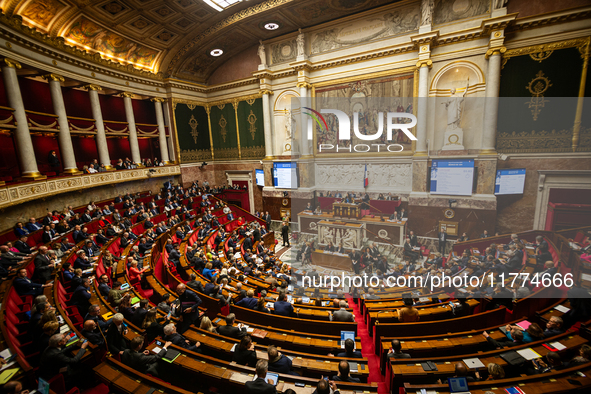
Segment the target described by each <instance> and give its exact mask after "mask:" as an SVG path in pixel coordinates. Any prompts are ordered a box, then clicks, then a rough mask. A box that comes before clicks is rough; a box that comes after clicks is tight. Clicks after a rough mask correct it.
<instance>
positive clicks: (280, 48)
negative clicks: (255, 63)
mask: <svg viewBox="0 0 591 394" xmlns="http://www.w3.org/2000/svg"><path fill="white" fill-rule="evenodd" d="M296 46H297V43H296V40H289V41H283V42H280V43H277V44H273V45H271V63H272V64H278V63H285V62H289V61H292V60H294V59H295V58H296V55H297V49H296ZM259 56H260V55H259ZM261 59H262V58H261Z"/></svg>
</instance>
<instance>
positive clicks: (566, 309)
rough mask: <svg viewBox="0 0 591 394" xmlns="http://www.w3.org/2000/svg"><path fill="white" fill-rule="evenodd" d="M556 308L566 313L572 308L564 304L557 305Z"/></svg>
mask: <svg viewBox="0 0 591 394" xmlns="http://www.w3.org/2000/svg"><path fill="white" fill-rule="evenodd" d="M554 309H556V310H557V311H558V312H562V313H566V312H568V311H570V308H567V307H566V306H564V305H558V306H555V307H554Z"/></svg>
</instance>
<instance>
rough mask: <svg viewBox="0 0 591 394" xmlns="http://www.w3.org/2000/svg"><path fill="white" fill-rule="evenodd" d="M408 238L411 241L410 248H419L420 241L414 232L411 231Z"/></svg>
mask: <svg viewBox="0 0 591 394" xmlns="http://www.w3.org/2000/svg"><path fill="white" fill-rule="evenodd" d="M408 238H409V239H410V246H412V247H413V248H416V247H417V246H419V240H418V239H417V236H416V235H415V232H414V231H412V230H410V233H409V235H408Z"/></svg>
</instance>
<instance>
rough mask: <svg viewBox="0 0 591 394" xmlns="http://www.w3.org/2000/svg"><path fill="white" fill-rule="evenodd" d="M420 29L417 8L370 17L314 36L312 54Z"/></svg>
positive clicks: (312, 38)
mask: <svg viewBox="0 0 591 394" xmlns="http://www.w3.org/2000/svg"><path fill="white" fill-rule="evenodd" d="M418 28H419V8H418V7H417V6H413V7H407V8H403V9H397V10H393V11H391V12H388V13H386V14H384V15H381V16H373V17H368V18H365V19H362V20H358V21H355V22H351V23H348V24H343V25H340V26H338V27H334V28H331V29H327V30H324V31H321V32H318V33H314V34H312V37H311V43H312V48H311V54H317V53H322V52H326V51H331V50H334V49H339V48H342V47H346V46H350V45H356V44H361V43H366V42H368V41H371V40H376V39H379V38H384V37H390V36H394V35H397V34H403V33H406V32H409V31H413V30H417V29H418Z"/></svg>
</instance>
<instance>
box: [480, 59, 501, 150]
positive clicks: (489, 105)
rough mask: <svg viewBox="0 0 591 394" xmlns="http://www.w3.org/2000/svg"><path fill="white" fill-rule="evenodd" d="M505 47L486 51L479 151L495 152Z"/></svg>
mask: <svg viewBox="0 0 591 394" xmlns="http://www.w3.org/2000/svg"><path fill="white" fill-rule="evenodd" d="M505 51H506V48H505V47H497V48H491V49H489V50H488V51H487V52H486V56H485V57H486V58H487V59H488V70H487V73H486V74H487V75H486V91H485V101H484V119H483V126H482V145H481V148H480V153H483V154H496V137H497V121H498V115H499V88H500V86H501V55H502V54H503V53H505Z"/></svg>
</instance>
